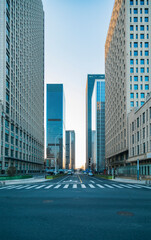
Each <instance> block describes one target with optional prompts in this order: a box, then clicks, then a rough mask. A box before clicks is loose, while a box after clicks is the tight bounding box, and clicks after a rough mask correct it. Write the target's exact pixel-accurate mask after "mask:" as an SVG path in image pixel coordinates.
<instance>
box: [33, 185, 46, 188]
mask: <svg viewBox="0 0 151 240" xmlns="http://www.w3.org/2000/svg"><path fill="white" fill-rule="evenodd" d="M44 186H46V185H41V186H39V187H36V188H35V189H40V188H42V187H44Z"/></svg>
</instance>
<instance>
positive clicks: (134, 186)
mask: <svg viewBox="0 0 151 240" xmlns="http://www.w3.org/2000/svg"><path fill="white" fill-rule="evenodd" d="M128 186H129V187H133V188H141V187H139V186H136V185H130V184H128Z"/></svg>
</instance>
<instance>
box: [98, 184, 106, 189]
mask: <svg viewBox="0 0 151 240" xmlns="http://www.w3.org/2000/svg"><path fill="white" fill-rule="evenodd" d="M96 185H97V186H98V187H99V188H104V187H103V186H102V185H100V184H96Z"/></svg>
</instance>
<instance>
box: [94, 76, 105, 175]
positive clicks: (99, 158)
mask: <svg viewBox="0 0 151 240" xmlns="http://www.w3.org/2000/svg"><path fill="white" fill-rule="evenodd" d="M94 133H95V134H94ZM92 140H93V141H92V144H93V152H92V153H93V154H92V164H93V169H94V170H96V171H98V172H100V171H101V172H102V171H103V170H104V169H105V80H97V79H96V81H95V83H94V89H93V94H92Z"/></svg>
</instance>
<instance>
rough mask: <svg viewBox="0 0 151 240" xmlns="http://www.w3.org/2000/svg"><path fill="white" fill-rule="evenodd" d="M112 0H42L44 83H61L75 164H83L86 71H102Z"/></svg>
mask: <svg viewBox="0 0 151 240" xmlns="http://www.w3.org/2000/svg"><path fill="white" fill-rule="evenodd" d="M113 4H114V0H105V1H104V0H43V5H44V11H45V82H46V83H63V84H64V91H65V98H66V129H67V130H75V132H76V164H77V167H79V166H81V165H84V163H85V155H86V152H85V151H86V147H85V146H86V143H85V132H86V130H85V128H86V126H85V112H86V110H85V88H86V80H87V74H104V73H105V70H104V48H105V40H106V36H107V31H108V27H109V22H110V18H111V13H112V9H113Z"/></svg>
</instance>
